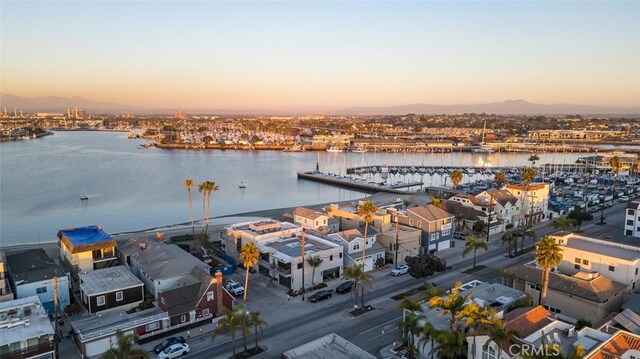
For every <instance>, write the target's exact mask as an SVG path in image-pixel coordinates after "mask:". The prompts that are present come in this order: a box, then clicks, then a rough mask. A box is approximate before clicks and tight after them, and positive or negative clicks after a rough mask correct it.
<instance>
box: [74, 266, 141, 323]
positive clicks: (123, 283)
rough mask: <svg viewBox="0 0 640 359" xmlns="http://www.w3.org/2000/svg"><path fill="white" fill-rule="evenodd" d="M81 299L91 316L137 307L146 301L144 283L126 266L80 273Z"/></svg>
mask: <svg viewBox="0 0 640 359" xmlns="http://www.w3.org/2000/svg"><path fill="white" fill-rule="evenodd" d="M79 277H80V297H81V298H82V299H81V300H82V304H83V305H84V307H85V308H86V309H87V312H89V314H95V313H98V312H104V311H107V310H113V309H114V308H119V309H123V310H127V309H131V308H135V307H137V306H138V305H139V304H140V303H142V301H143V300H144V283H143V282H142V281H141V280H140V279H138V278H137V277H136V276H135V275H133V273H131V272H130V271H129V270H128V269H127V268H126V267H125V266H116V267H109V268H103V269H96V270H95V271H91V272H88V273H86V274H83V273H80V275H79Z"/></svg>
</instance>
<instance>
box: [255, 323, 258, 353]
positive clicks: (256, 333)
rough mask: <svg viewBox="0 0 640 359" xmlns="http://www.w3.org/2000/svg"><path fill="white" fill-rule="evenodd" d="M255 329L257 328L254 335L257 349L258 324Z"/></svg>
mask: <svg viewBox="0 0 640 359" xmlns="http://www.w3.org/2000/svg"><path fill="white" fill-rule="evenodd" d="M254 327H255V330H254V335H255V336H256V346H255V347H254V348H257V347H258V325H257V324H256V325H255V326H254Z"/></svg>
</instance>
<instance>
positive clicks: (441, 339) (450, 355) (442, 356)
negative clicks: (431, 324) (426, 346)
mask: <svg viewBox="0 0 640 359" xmlns="http://www.w3.org/2000/svg"><path fill="white" fill-rule="evenodd" d="M465 339H466V336H465V334H464V332H463V331H461V330H455V331H448V330H443V331H440V332H438V335H437V341H438V344H437V345H436V346H435V347H433V348H432V349H431V354H433V353H437V354H438V359H463V358H466V357H467V346H466V345H465V343H464V342H465Z"/></svg>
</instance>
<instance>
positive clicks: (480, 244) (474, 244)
mask: <svg viewBox="0 0 640 359" xmlns="http://www.w3.org/2000/svg"><path fill="white" fill-rule="evenodd" d="M478 249H484V250H485V252H486V251H487V250H488V249H489V247H488V246H487V243H486V242H485V241H483V240H482V239H477V240H476V239H475V238H473V237H471V236H467V239H466V240H465V243H464V250H463V251H462V257H463V258H464V257H466V256H467V254H469V253H471V252H472V251H473V269H476V253H477V252H478Z"/></svg>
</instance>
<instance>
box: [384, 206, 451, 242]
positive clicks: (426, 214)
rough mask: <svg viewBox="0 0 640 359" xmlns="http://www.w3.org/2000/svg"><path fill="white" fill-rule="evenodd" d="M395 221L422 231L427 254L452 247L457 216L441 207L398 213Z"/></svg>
mask: <svg viewBox="0 0 640 359" xmlns="http://www.w3.org/2000/svg"><path fill="white" fill-rule="evenodd" d="M395 217H396V218H394V221H398V222H399V223H400V224H403V225H405V226H409V227H413V228H417V229H420V230H421V231H422V235H421V243H420V245H421V246H422V247H423V248H424V249H425V252H437V251H440V250H443V249H447V248H450V247H451V240H452V239H453V222H454V220H455V216H454V215H453V214H451V213H449V212H447V211H445V210H443V209H441V208H440V207H438V206H436V205H433V204H427V205H426V206H418V207H411V208H408V209H407V210H406V211H396V212H395Z"/></svg>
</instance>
